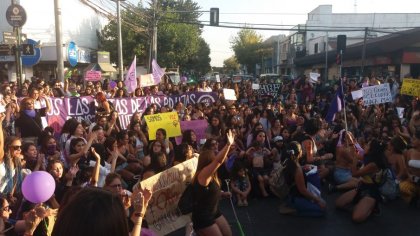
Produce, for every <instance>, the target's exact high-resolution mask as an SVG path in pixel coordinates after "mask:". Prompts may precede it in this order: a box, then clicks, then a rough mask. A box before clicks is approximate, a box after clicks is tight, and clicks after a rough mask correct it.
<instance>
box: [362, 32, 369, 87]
mask: <svg viewBox="0 0 420 236" xmlns="http://www.w3.org/2000/svg"><path fill="white" fill-rule="evenodd" d="M367 34H368V28H367V27H366V28H365V38H364V39H363V49H362V63H361V66H360V80H362V79H363V74H364V70H365V60H366V41H367Z"/></svg>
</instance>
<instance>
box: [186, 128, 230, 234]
mask: <svg viewBox="0 0 420 236" xmlns="http://www.w3.org/2000/svg"><path fill="white" fill-rule="evenodd" d="M226 137H227V143H226V145H225V146H224V147H223V149H222V150H220V152H218V153H217V155H215V154H214V150H212V149H211V144H209V143H208V142H206V143H205V144H204V147H203V150H202V151H201V152H200V156H199V158H198V165H197V170H196V174H195V176H194V180H193V195H192V196H193V198H192V200H193V202H194V204H193V212H192V221H193V227H194V230H195V231H196V233H197V234H198V235H225V236H226V235H232V231H231V229H230V226H229V224H228V222H227V221H226V218H225V217H224V216H223V215H222V214H221V213H220V210H219V198H220V186H221V183H220V180H219V178H218V177H217V169H218V168H219V167H220V166H221V165H222V164H223V163H224V161H225V159H226V156H227V153H228V151H229V148H230V146H231V145H232V143H233V142H234V138H235V137H234V136H233V134H232V132H231V131H228V133H227V135H226Z"/></svg>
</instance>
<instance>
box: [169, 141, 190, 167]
mask: <svg viewBox="0 0 420 236" xmlns="http://www.w3.org/2000/svg"><path fill="white" fill-rule="evenodd" d="M175 150H176V151H175V160H174V166H175V165H178V164H179V163H182V162H184V161H186V160H189V159H191V158H193V155H194V149H193V147H192V146H191V145H189V144H187V143H181V144H180V145H179V146H177V148H176V149H175Z"/></svg>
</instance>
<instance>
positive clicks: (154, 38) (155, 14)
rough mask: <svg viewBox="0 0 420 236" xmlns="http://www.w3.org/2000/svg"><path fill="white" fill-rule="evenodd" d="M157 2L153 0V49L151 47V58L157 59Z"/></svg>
mask: <svg viewBox="0 0 420 236" xmlns="http://www.w3.org/2000/svg"><path fill="white" fill-rule="evenodd" d="M157 2H158V0H153V42H152V43H153V49H152V59H155V60H156V61H157V5H158V4H157Z"/></svg>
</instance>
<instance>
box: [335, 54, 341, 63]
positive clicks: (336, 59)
mask: <svg viewBox="0 0 420 236" xmlns="http://www.w3.org/2000/svg"><path fill="white" fill-rule="evenodd" d="M335 63H337V65H341V55H340V53H337V56H336V57H335Z"/></svg>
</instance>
